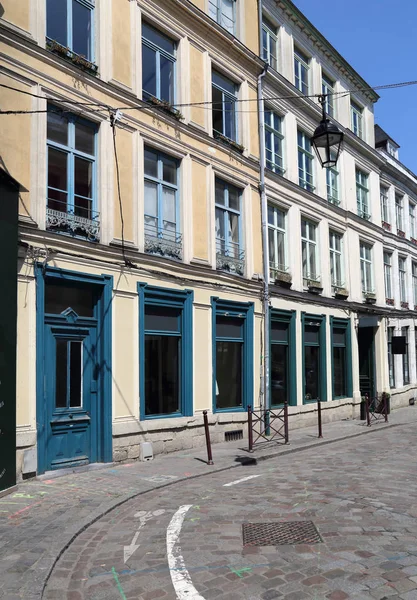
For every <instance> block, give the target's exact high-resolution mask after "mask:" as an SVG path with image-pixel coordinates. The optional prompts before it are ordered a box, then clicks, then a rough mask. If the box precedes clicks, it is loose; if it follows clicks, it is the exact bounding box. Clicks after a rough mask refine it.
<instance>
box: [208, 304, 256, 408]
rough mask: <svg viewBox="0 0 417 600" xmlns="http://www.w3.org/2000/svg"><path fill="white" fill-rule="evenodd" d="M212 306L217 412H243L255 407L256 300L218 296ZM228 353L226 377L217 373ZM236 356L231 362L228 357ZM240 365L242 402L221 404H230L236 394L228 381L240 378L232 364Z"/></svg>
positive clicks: (224, 372) (239, 384) (214, 383)
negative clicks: (254, 346) (233, 300)
mask: <svg viewBox="0 0 417 600" xmlns="http://www.w3.org/2000/svg"><path fill="white" fill-rule="evenodd" d="M211 309H212V348H213V351H212V364H213V387H212V393H213V412H243V411H245V410H247V408H248V406H249V405H251V406H253V367H254V359H253V327H254V325H253V319H254V304H253V302H247V303H244V302H232V301H228V300H222V299H220V298H217V297H214V296H213V297H212V298H211ZM221 354H222V355H224V356H225V359H226V361H225V364H224V365H223V367H224V370H223V374H222V380H220V375H221V373H218V372H217V367H218V356H220V355H221ZM227 355H229V357H230V358H231V359H232V360H231V361H229V364H228V363H227V358H228V356H227ZM239 364H240V378H239V380H238V381H239V383H238V384H236V383H235V386H236V385H237V386H238V388H239V387H240V392H239V390H237V391H238V395H239V396H240V401H239V403H238V404H236V405H234V406H226V405H225V406H220V404H227V399H230V397H232V394H233V392H234V391H236V390H233V389H232V388H230V387H229V388H228V389H225V391H223V389H222V388H223V387H224V386H227V383H230V384H233V382H235V381H236V379H234V378H233V377H232V369H230V366H232V367H233V366H235V367H236V366H239ZM236 397H237V396H236Z"/></svg>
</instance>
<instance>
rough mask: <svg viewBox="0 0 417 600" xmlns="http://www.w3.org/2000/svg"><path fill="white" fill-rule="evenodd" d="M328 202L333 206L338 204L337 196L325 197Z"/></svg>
mask: <svg viewBox="0 0 417 600" xmlns="http://www.w3.org/2000/svg"><path fill="white" fill-rule="evenodd" d="M327 201H328V203H329V204H333V206H340V200H337V198H327Z"/></svg>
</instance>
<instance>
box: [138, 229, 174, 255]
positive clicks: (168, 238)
mask: <svg viewBox="0 0 417 600" xmlns="http://www.w3.org/2000/svg"><path fill="white" fill-rule="evenodd" d="M145 252H148V253H149V254H159V255H160V256H166V257H168V258H176V259H178V260H181V259H182V235H181V233H176V232H170V231H166V230H164V229H161V228H159V227H152V226H149V225H145Z"/></svg>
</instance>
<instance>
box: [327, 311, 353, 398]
mask: <svg viewBox="0 0 417 600" xmlns="http://www.w3.org/2000/svg"><path fill="white" fill-rule="evenodd" d="M330 335H331V349H332V361H331V362H332V397H333V400H338V399H340V398H352V396H353V377H352V334H351V321H350V319H339V318H337V317H330ZM341 359H342V360H341ZM338 362H339V363H343V364H342V365H340V364H339V368H340V366H341V368H342V369H343V373H342V374H341V375H342V377H341V379H342V380H343V384H342V387H343V389H342V390H341V389H340V388H339V389H338V382H337V373H336V369H337V363H338ZM338 392H339V393H338ZM340 392H342V393H340Z"/></svg>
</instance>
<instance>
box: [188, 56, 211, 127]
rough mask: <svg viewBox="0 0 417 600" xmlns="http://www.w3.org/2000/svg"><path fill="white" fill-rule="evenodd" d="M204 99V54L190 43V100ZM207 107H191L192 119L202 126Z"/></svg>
mask: <svg viewBox="0 0 417 600" xmlns="http://www.w3.org/2000/svg"><path fill="white" fill-rule="evenodd" d="M203 101H204V54H203V53H202V52H200V50H197V48H195V47H194V46H193V45H192V44H190V102H203ZM206 108H207V107H203V106H200V107H199V106H193V107H191V120H192V121H193V122H194V123H197V124H198V125H201V127H204V125H205V115H206Z"/></svg>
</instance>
